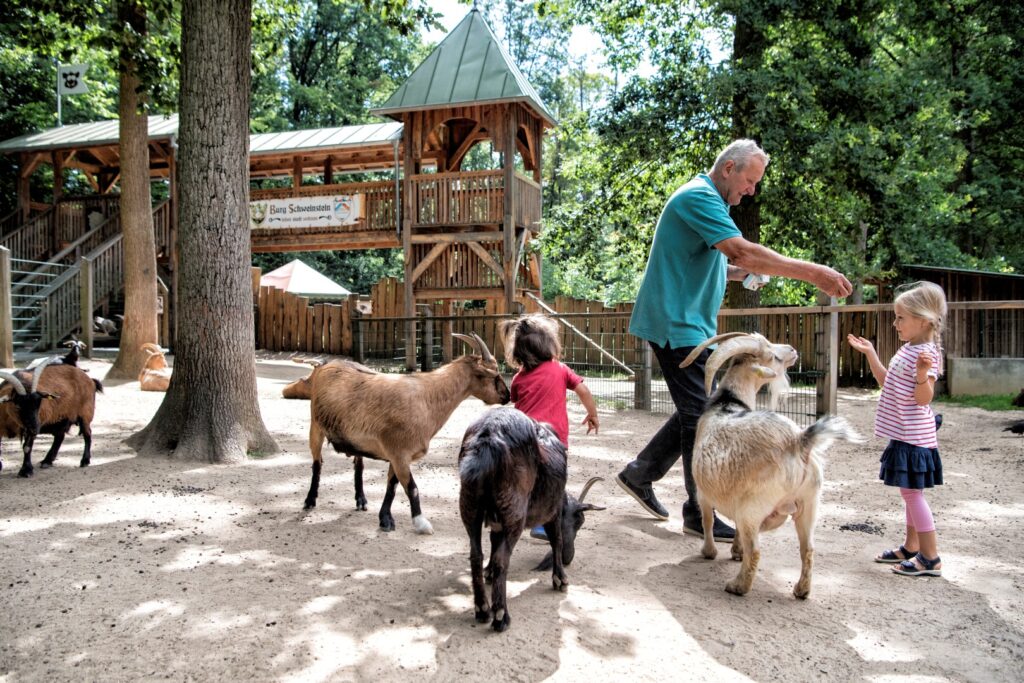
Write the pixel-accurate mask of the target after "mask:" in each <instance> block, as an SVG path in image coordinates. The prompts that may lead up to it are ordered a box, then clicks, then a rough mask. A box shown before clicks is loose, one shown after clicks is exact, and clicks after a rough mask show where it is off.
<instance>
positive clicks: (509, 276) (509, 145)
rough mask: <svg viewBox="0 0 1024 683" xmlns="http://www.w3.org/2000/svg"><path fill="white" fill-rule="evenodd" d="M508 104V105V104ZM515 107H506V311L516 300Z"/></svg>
mask: <svg viewBox="0 0 1024 683" xmlns="http://www.w3.org/2000/svg"><path fill="white" fill-rule="evenodd" d="M506 106H507V105H506ZM514 111H515V110H514V109H513V108H512V107H508V106H507V108H506V115H507V117H508V118H507V120H506V123H505V140H504V141H503V143H502V144H503V146H504V148H505V149H504V153H505V154H504V156H505V169H504V170H505V177H504V183H503V184H504V186H505V206H504V224H503V226H502V228H503V229H502V235H501V236H502V238H503V240H502V252H503V253H502V266H503V270H504V277H505V311H506V312H509V313H510V312H512V311H513V310H515V309H514V305H515V301H516V270H517V268H516V265H517V264H516V259H515V256H516V254H515V236H516V220H515V207H516V204H515V188H516V125H515V116H514V115H513V114H514Z"/></svg>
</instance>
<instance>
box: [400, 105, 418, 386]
mask: <svg viewBox="0 0 1024 683" xmlns="http://www.w3.org/2000/svg"><path fill="white" fill-rule="evenodd" d="M418 116H421V113H420V112H412V113H411V114H410V115H408V116H407V117H406V119H405V129H404V131H403V133H402V135H403V137H404V138H405V154H404V156H405V159H404V163H403V174H404V177H403V178H402V253H403V254H404V255H405V282H404V283H403V285H404V289H405V302H404V306H403V313H402V315H403V316H404V317H405V319H406V320H405V369H406V370H408V371H409V372H412V371H413V370H415V369H416V321H415V320H414V319H413V316H414V315H415V310H416V309H415V305H416V298H415V288H414V287H413V281H412V273H413V269H414V267H415V266H416V264H414V263H413V262H412V261H413V256H412V216H413V202H414V201H415V199H414V198H413V196H412V195H413V193H412V176H413V174H414V173H415V172H416V169H415V165H416V161H415V160H414V158H413V151H414V147H415V145H416V139H415V138H416V136H414V135H413V129H414V128H415V122H416V117H418Z"/></svg>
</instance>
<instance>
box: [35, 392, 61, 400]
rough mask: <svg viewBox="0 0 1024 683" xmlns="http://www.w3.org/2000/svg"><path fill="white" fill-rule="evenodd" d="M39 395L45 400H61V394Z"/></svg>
mask: <svg viewBox="0 0 1024 683" xmlns="http://www.w3.org/2000/svg"><path fill="white" fill-rule="evenodd" d="M39 395H40V396H42V397H43V398H49V399H53V400H54V401H56V400H57V399H58V398H60V394H51V393H50V392H48V391H40V392H39Z"/></svg>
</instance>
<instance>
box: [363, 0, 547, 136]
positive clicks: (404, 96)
mask: <svg viewBox="0 0 1024 683" xmlns="http://www.w3.org/2000/svg"><path fill="white" fill-rule="evenodd" d="M516 101H521V102H525V103H526V104H527V105H528V106H529V107H531V108H532V109H533V110H534V111H535V112H537V114H539V115H540V116H541V117H542V118H543V119H544V120H545V121H547V123H548V124H550V125H552V126H554V125H556V123H557V122H556V121H555V117H554V116H552V114H551V112H550V111H548V108H547V107H545V106H544V103H543V102H542V101H541V99H540V95H538V94H537V91H536V90H534V89H533V86H532V85H530V83H529V81H527V80H526V77H525V76H523V74H522V72H521V71H520V70H519V67H517V66H516V65H515V62H513V61H512V58H511V57H510V56H509V55H508V53H507V52H505V50H504V48H502V47H501V44H500V43H499V42H498V39H497V38H495V36H494V32H493V31H491V28H490V26H488V25H487V22H485V21H484V19H483V17H482V16H481V15H480V12H479V11H478V10H476V9H473V10H472V11H470V13H469V14H467V15H466V18H465V19H463V20H462V21H461V22H459V25H458V26H456V27H455V28H454V29H452V32H451V33H449V34H448V35H447V36H446V37H445V39H444V40H442V41H441V44H440V45H438V46H437V47H436V48H434V51H433V52H431V53H430V56H428V57H427V58H426V59H425V60H423V62H422V63H421V64H420V65H419V66H418V67H416V70H415V71H413V72H412V75H411V76H409V79H408V80H407V81H406V82H405V83H403V84H402V86H401V87H400V88H399V89H398V90H396V91H395V93H394V94H393V95H392V96H391V97H390V98H389V99H388V101H387V102H385V103H384V104H383V106H381V107H380V108H378V109H374V110H373V113H375V114H380V115H382V116H392V117H395V114H398V113H401V112H406V111H414V110H421V109H439V108H443V107H448V106H451V107H455V106H463V105H468V104H479V103H483V102H488V103H493V102H516ZM395 118H397V117H395Z"/></svg>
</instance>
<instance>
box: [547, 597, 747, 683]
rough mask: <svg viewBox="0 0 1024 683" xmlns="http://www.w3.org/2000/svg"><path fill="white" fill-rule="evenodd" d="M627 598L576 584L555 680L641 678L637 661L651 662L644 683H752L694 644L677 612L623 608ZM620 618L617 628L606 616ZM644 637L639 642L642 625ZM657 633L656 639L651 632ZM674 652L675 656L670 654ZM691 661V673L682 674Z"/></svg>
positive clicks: (563, 616)
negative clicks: (647, 682) (612, 613)
mask: <svg viewBox="0 0 1024 683" xmlns="http://www.w3.org/2000/svg"><path fill="white" fill-rule="evenodd" d="M622 598H623V596H622V595H615V596H611V595H603V594H600V593H596V592H594V591H591V590H589V589H588V588H586V587H585V586H572V587H571V588H570V591H569V593H568V594H567V596H566V597H565V599H564V600H562V602H561V603H560V605H559V609H558V616H559V619H560V623H561V624H562V641H561V647H560V648H559V652H558V662H559V667H558V670H557V671H556V672H555V673H554V674H553V675H552V676H551V677H550V678H549V679H548V680H551V681H580V680H595V681H610V680H623V681H627V680H637V673H638V672H637V669H636V662H638V661H643V662H645V667H644V669H643V680H651V681H658V680H661V681H675V680H682V679H684V678H685V680H688V681H715V682H716V683H718V682H720V681H749V680H750V679H749V678H747V677H746V676H744V675H742V674H740V673H738V672H736V671H733V670H732V669H730V668H728V667H726V666H722V665H720V664H718V662H717V661H716V659H715V657H714V656H713V655H712V654H711V653H709V652H707V651H706V650H704V648H702V647H701V646H700V645H699V644H698V643H697V641H696V640H694V639H693V638H692V637H691V636H690V635H689V634H688V633H687V632H686V630H685V629H683V627H682V626H681V625H680V623H679V622H678V621H677V620H676V619H675V618H674V617H673V616H672V614H671V613H670V612H669V611H667V610H665V609H664V608H662V607H661V606H660V605H659V606H657V607H654V608H650V607H649V606H646V605H644V604H642V602H636V603H634V606H635V608H634V609H632V610H629V611H625V612H623V611H622V610H621V605H622V603H621V600H622ZM609 610H617V611H619V614H618V615H617V617H616V619H615V621H614V627H609V625H608V624H609V622H608V621H607V620H606V619H605V615H606V614H608V612H609ZM641 623H642V624H643V633H644V634H645V636H644V638H642V639H641V638H637V637H636V634H637V633H640V632H641V631H640V624H641ZM655 633H656V634H657V635H656V636H654V637H651V634H655ZM668 652H671V653H672V655H671V656H666V653H668ZM679 662H686V663H687V673H686V674H685V675H684V674H683V673H682V672H681V671H680V670H679Z"/></svg>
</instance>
